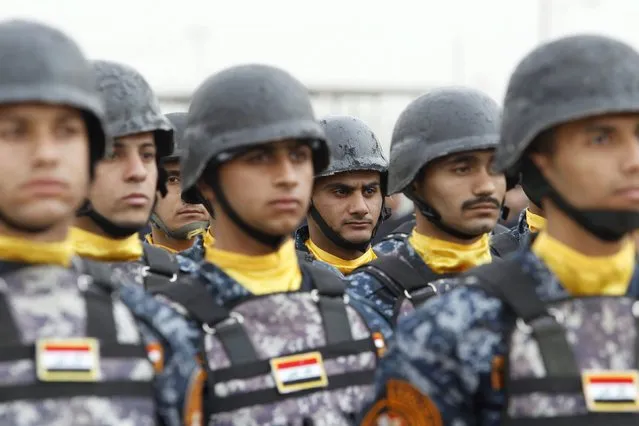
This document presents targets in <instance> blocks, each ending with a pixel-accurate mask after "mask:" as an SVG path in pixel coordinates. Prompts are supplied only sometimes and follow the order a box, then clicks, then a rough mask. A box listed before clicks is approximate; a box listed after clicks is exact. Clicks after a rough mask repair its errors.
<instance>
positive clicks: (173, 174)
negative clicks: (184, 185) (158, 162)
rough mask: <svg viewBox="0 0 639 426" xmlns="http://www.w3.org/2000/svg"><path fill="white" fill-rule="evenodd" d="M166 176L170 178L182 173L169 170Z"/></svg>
mask: <svg viewBox="0 0 639 426" xmlns="http://www.w3.org/2000/svg"><path fill="white" fill-rule="evenodd" d="M166 174H167V175H169V176H178V177H179V176H180V171H179V170H167V171H166Z"/></svg>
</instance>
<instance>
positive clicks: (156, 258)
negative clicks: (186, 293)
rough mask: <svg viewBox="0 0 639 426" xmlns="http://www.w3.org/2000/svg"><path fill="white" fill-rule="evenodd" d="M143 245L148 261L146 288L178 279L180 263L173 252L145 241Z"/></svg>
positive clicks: (145, 258) (145, 279)
mask: <svg viewBox="0 0 639 426" xmlns="http://www.w3.org/2000/svg"><path fill="white" fill-rule="evenodd" d="M142 247H143V249H144V261H145V263H146V267H145V268H146V269H145V273H144V275H143V276H144V288H146V289H147V290H149V289H153V288H155V287H161V286H163V285H165V284H166V283H168V282H174V281H176V280H177V276H178V273H179V272H180V265H179V264H178V262H177V259H176V258H175V256H174V255H173V254H171V253H169V252H168V251H166V250H164V249H162V248H160V247H155V246H153V245H151V244H148V243H143V244H142Z"/></svg>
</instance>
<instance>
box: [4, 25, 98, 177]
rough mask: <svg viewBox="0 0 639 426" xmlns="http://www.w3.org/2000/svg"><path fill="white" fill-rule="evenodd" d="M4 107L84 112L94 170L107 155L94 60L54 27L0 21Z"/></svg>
mask: <svg viewBox="0 0 639 426" xmlns="http://www.w3.org/2000/svg"><path fill="white" fill-rule="evenodd" d="M0 57H1V58H2V61H0V104H11V103H19V102H43V103H50V104H61V105H68V106H71V107H74V108H78V109H79V110H81V111H82V112H83V114H84V119H85V121H86V124H87V129H88V133H89V140H90V144H91V145H90V157H91V170H92V171H93V166H94V165H95V163H96V162H97V161H99V160H100V159H101V158H102V157H104V152H105V149H106V137H105V132H104V126H103V119H104V105H103V102H102V99H101V97H100V95H99V94H98V92H97V90H96V88H95V78H94V75H93V72H92V70H91V65H90V63H89V61H88V60H87V59H86V58H85V56H84V54H83V53H82V52H81V50H80V48H79V47H78V45H77V44H76V43H75V42H74V41H73V40H71V39H70V38H69V37H67V36H66V35H65V34H64V33H62V32H60V31H58V30H57V29H54V28H51V27H49V26H46V25H43V24H40V23H35V22H28V21H22V20H14V21H4V22H2V23H0Z"/></svg>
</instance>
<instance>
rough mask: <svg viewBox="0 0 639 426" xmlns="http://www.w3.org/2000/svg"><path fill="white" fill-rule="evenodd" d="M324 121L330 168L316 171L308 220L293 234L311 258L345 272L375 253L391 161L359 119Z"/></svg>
mask: <svg viewBox="0 0 639 426" xmlns="http://www.w3.org/2000/svg"><path fill="white" fill-rule="evenodd" d="M320 124H321V126H322V128H323V129H324V131H325V132H326V136H327V138H328V143H329V145H330V152H331V159H330V162H329V166H328V168H326V169H325V170H323V171H322V172H321V173H318V174H316V175H315V183H314V186H313V195H312V197H311V207H310V210H309V213H308V215H307V218H306V219H307V222H308V225H305V226H303V227H301V228H299V229H298V230H297V232H296V235H295V245H296V249H297V250H298V251H300V252H302V253H304V254H305V255H306V257H307V258H308V260H309V261H321V262H325V263H328V264H329V265H331V266H334V267H335V268H337V270H339V271H340V272H341V273H342V274H345V275H347V274H349V273H351V272H352V271H353V270H354V269H355V268H357V267H359V266H361V265H363V264H366V263H368V262H370V261H372V260H374V259H376V258H377V256H376V255H375V252H373V250H372V249H371V240H372V239H373V236H374V235H375V231H376V230H377V228H378V227H379V224H380V223H381V221H382V220H383V219H384V217H383V216H385V215H386V216H388V215H387V214H385V209H384V194H385V190H386V176H387V173H388V161H387V160H386V158H384V154H383V153H382V147H381V146H380V144H379V142H378V141H377V138H376V137H375V135H374V134H373V131H372V130H371V129H370V128H369V127H368V126H367V125H366V124H365V123H363V122H362V121H361V120H359V119H357V118H355V117H348V116H329V117H326V118H324V119H322V120H320Z"/></svg>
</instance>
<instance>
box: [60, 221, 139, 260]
mask: <svg viewBox="0 0 639 426" xmlns="http://www.w3.org/2000/svg"><path fill="white" fill-rule="evenodd" d="M71 240H72V241H73V248H74V250H75V253H76V254H78V255H79V256H81V257H85V258H88V259H94V260H98V261H101V262H132V261H137V260H140V259H141V258H142V254H143V250H142V242H141V241H140V239H139V237H138V234H133V235H131V236H129V237H126V238H122V239H114V238H110V237H103V236H101V235H97V234H94V233H92V232H88V231H85V230H84V229H80V228H76V227H73V228H71Z"/></svg>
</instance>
